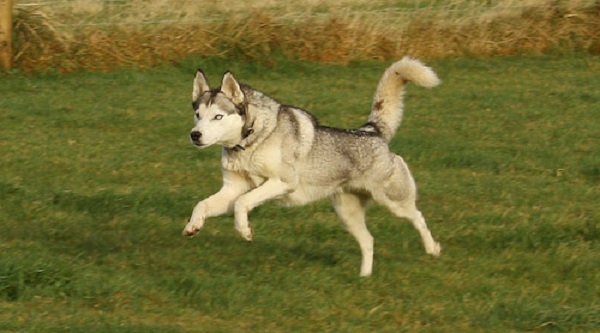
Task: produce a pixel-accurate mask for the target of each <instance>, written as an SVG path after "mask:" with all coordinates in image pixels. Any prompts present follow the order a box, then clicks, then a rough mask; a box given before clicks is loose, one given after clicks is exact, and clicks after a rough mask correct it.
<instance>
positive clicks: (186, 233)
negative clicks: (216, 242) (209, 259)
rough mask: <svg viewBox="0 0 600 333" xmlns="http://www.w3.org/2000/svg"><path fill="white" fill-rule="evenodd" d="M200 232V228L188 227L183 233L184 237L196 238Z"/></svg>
mask: <svg viewBox="0 0 600 333" xmlns="http://www.w3.org/2000/svg"><path fill="white" fill-rule="evenodd" d="M199 231H200V229H198V228H190V229H188V228H187V227H186V228H184V229H183V232H182V233H181V234H182V235H184V236H186V237H193V236H196V234H197V233H198V232H199Z"/></svg>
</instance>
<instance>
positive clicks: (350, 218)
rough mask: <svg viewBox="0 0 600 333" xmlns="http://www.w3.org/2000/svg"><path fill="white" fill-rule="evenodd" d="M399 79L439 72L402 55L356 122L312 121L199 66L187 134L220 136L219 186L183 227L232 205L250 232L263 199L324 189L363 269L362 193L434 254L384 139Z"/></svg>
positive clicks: (432, 79)
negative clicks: (364, 117)
mask: <svg viewBox="0 0 600 333" xmlns="http://www.w3.org/2000/svg"><path fill="white" fill-rule="evenodd" d="M407 81H413V82H416V83H418V84H422V85H425V86H434V85H435V84H437V83H438V82H439V80H438V79H437V77H436V76H435V73H433V71H432V70H431V69H429V68H428V67H425V66H424V65H422V64H421V63H420V62H418V61H416V60H412V59H408V58H405V59H403V60H401V61H399V62H396V63H395V64H393V65H392V66H390V68H388V70H387V71H386V72H385V73H384V76H383V77H382V80H381V82H380V83H379V86H378V89H377V92H376V98H375V100H374V103H373V107H372V111H371V115H370V116H369V121H368V122H367V123H366V124H365V125H363V126H362V127H360V128H358V129H350V130H346V129H337V128H332V127H326V126H321V125H319V123H318V121H317V119H316V118H315V117H314V116H313V115H311V114H310V113H308V112H306V111H304V110H302V109H299V108H296V107H292V106H287V105H283V104H281V103H279V102H278V101H276V100H275V99H273V98H271V97H269V96H267V95H265V94H263V93H261V92H260V91H257V90H255V89H252V88H251V87H249V86H246V85H243V84H239V83H238V82H237V81H236V80H235V78H234V77H233V75H232V74H231V73H226V74H225V75H224V77H223V80H222V85H221V87H220V88H217V89H214V90H210V88H209V87H208V81H207V80H206V78H205V77H204V73H203V72H202V71H199V72H198V74H197V75H196V78H195V79H194V87H193V94H192V95H193V98H194V108H195V113H196V114H198V116H197V117H195V122H196V126H195V127H194V129H193V130H192V135H191V137H192V142H193V143H194V144H195V145H197V146H198V147H201V148H204V147H207V146H210V145H213V144H218V145H222V146H223V153H222V170H223V188H222V189H221V190H220V191H219V192H217V193H216V194H214V195H212V196H210V197H209V198H207V199H205V200H203V201H200V202H199V203H198V204H197V205H196V207H195V208H194V211H193V213H192V217H191V218H190V222H189V223H188V224H187V225H186V227H185V229H184V231H183V233H184V235H187V236H193V235H195V234H196V233H197V232H198V231H199V230H200V228H201V227H202V226H203V225H204V220H205V219H206V218H208V217H211V216H217V215H221V214H225V213H234V216H235V226H236V229H237V230H238V232H239V233H240V234H241V235H242V236H243V237H244V238H245V239H246V240H249V241H250V240H252V237H253V234H252V229H251V228H250V225H249V222H248V213H249V212H250V211H251V210H252V209H253V208H254V207H256V206H258V205H260V204H262V203H264V202H265V201H267V200H279V201H280V202H281V203H283V204H285V205H303V204H306V203H309V202H311V201H314V200H319V199H323V198H326V197H331V198H332V199H333V202H334V206H335V209H336V212H337V213H338V215H339V217H340V220H341V222H342V226H343V227H344V228H345V229H346V230H348V232H350V233H351V234H352V235H353V236H354V237H355V238H356V240H357V241H358V243H359V245H360V248H361V252H362V257H363V259H362V264H361V276H368V275H370V274H371V272H372V265H373V237H372V236H371V234H370V233H369V232H368V230H367V228H366V224H365V219H364V213H365V208H366V204H367V203H368V202H369V201H370V199H371V198H372V199H374V200H375V201H376V202H378V203H380V204H382V205H384V206H386V207H388V208H389V209H390V210H391V211H392V212H393V213H394V214H395V215H397V216H398V217H403V218H407V219H409V220H410V221H411V222H412V223H413V225H414V226H415V227H416V228H417V230H418V231H419V233H420V235H421V238H422V241H423V244H424V246H425V250H426V252H427V253H429V254H432V255H436V256H437V255H439V253H440V249H441V247H440V245H439V243H437V242H435V241H434V240H433V238H432V236H431V233H430V232H429V230H428V228H427V225H426V223H425V220H424V219H423V217H422V214H421V213H420V212H419V211H418V210H417V208H416V204H415V201H416V186H415V183H414V180H413V178H412V176H411V174H410V171H409V169H408V166H407V165H406V163H405V162H404V160H403V159H402V158H401V157H400V156H398V155H396V154H394V153H392V152H391V151H390V150H389V147H388V142H389V140H390V139H391V136H392V135H393V133H392V132H391V131H392V130H393V131H395V130H396V128H397V127H398V126H399V124H400V120H401V116H402V114H401V113H402V94H403V90H404V86H405V84H406V82H407Z"/></svg>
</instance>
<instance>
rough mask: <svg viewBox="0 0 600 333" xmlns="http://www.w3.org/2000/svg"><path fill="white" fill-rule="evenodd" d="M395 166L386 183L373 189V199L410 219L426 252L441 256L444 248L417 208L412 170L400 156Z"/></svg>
mask: <svg viewBox="0 0 600 333" xmlns="http://www.w3.org/2000/svg"><path fill="white" fill-rule="evenodd" d="M395 166H396V168H395V170H394V173H393V174H392V175H391V176H390V177H389V178H388V179H387V180H386V181H385V185H384V186H383V187H377V188H375V189H373V191H372V192H371V194H372V195H373V199H375V201H377V202H379V203H380V204H382V205H384V206H386V207H387V208H388V209H389V210H390V211H392V213H394V215H396V216H398V217H400V218H406V219H408V220H409V221H410V222H411V223H412V224H413V226H414V227H415V229H417V231H418V232H419V235H420V236H421V241H422V242H423V246H424V247H425V252H427V253H428V254H431V255H434V256H439V255H440V252H441V249H442V248H441V246H440V244H439V243H438V242H436V241H435V240H434V239H433V236H432V235H431V231H429V228H427V223H425V218H424V217H423V214H421V212H420V211H419V210H418V209H417V206H416V203H415V200H416V197H417V193H416V192H417V189H416V186H415V183H414V181H413V178H412V176H411V174H410V171H409V170H408V167H407V166H406V164H405V163H404V161H403V160H402V158H400V157H399V156H397V157H396V158H395Z"/></svg>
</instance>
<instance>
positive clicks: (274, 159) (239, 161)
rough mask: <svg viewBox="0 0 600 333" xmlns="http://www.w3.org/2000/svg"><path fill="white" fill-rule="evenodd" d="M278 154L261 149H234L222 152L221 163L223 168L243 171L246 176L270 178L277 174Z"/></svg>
mask: <svg viewBox="0 0 600 333" xmlns="http://www.w3.org/2000/svg"><path fill="white" fill-rule="evenodd" d="M278 157H279V156H278V154H276V153H275V152H273V151H271V153H270V154H268V153H265V152H262V151H253V152H248V151H234V152H227V151H225V152H224V153H223V156H222V159H221V165H222V167H223V168H224V169H227V170H230V171H235V172H239V173H244V174H246V175H248V176H251V177H252V176H256V177H261V178H271V177H273V176H275V175H277V174H278V171H279V166H280V164H281V160H280V159H279V158H278Z"/></svg>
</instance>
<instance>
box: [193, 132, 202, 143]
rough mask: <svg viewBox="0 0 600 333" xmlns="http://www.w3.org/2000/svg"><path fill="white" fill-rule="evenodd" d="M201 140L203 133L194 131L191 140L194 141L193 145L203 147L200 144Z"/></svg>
mask: <svg viewBox="0 0 600 333" xmlns="http://www.w3.org/2000/svg"><path fill="white" fill-rule="evenodd" d="M201 138H202V133H201V132H199V131H192V133H190V140H192V143H193V144H195V145H196V146H202V143H200V139H201Z"/></svg>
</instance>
